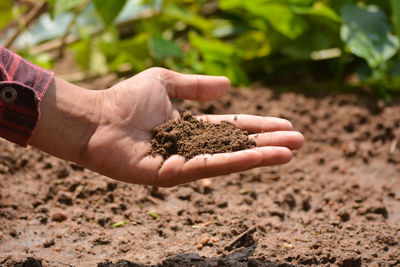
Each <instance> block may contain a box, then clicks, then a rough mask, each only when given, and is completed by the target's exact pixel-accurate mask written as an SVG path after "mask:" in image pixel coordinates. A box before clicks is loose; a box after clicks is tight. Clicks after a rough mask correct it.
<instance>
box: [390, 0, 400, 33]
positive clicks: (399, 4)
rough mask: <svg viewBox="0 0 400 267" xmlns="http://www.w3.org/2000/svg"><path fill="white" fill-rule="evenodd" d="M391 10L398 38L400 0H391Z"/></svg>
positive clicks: (399, 30) (399, 29) (399, 31)
mask: <svg viewBox="0 0 400 267" xmlns="http://www.w3.org/2000/svg"><path fill="white" fill-rule="evenodd" d="M391 3H392V11H393V23H394V28H395V29H396V33H397V38H400V1H399V0H391Z"/></svg>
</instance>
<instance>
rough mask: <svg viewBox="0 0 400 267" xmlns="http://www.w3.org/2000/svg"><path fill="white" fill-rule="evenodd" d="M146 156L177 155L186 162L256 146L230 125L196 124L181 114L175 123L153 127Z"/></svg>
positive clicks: (243, 133) (228, 123) (201, 122)
mask: <svg viewBox="0 0 400 267" xmlns="http://www.w3.org/2000/svg"><path fill="white" fill-rule="evenodd" d="M151 146H152V147H151V151H150V152H149V154H150V155H153V156H155V155H157V154H160V155H161V156H162V157H163V158H164V159H167V158H168V157H169V156H171V155H173V154H179V155H181V156H183V157H185V158H186V160H189V159H191V158H193V157H195V156H197V155H201V154H215V153H224V152H234V151H238V150H244V149H248V148H252V147H255V146H256V143H255V142H254V141H253V140H250V139H249V137H248V133H247V132H246V131H242V130H239V129H237V128H236V127H235V126H234V125H233V124H232V123H230V122H227V121H223V122H221V123H218V124H215V123H208V122H204V121H199V120H196V119H195V118H194V117H193V116H192V115H191V113H190V112H188V111H185V112H184V113H183V115H182V118H181V119H179V120H176V121H174V120H171V121H167V122H165V123H163V124H161V125H160V126H158V127H156V128H155V129H154V131H153V139H152V140H151Z"/></svg>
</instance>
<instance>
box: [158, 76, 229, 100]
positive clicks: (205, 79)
mask: <svg viewBox="0 0 400 267" xmlns="http://www.w3.org/2000/svg"><path fill="white" fill-rule="evenodd" d="M165 71H166V73H165V74H166V75H165V76H164V75H162V76H164V77H165V79H162V80H161V82H162V83H163V84H164V86H165V88H166V89H167V92H168V95H169V96H170V97H173V98H182V99H189V100H197V101H209V100H214V99H217V98H219V97H221V96H223V95H224V94H225V93H226V92H227V91H228V90H229V88H230V81H229V79H228V78H227V77H223V76H207V75H195V74H181V73H177V72H174V71H170V70H165Z"/></svg>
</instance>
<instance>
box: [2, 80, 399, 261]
mask: <svg viewBox="0 0 400 267" xmlns="http://www.w3.org/2000/svg"><path fill="white" fill-rule="evenodd" d="M92 86H94V85H92ZM177 104H178V105H179V106H180V107H183V108H190V109H192V110H195V111H201V112H207V113H217V114H220V113H251V114H259V115H265V116H278V117H284V118H287V119H289V120H291V121H292V122H293V124H294V127H295V128H296V129H297V130H299V131H302V132H303V133H304V135H305V138H306V144H305V146H304V147H303V148H302V149H301V150H300V151H298V152H296V153H295V157H294V160H293V161H292V162H291V163H290V164H287V165H284V166H276V167H266V168H259V169H254V170H251V171H247V172H243V173H239V174H231V175H227V176H224V177H216V178H212V179H206V180H202V181H198V182H193V183H190V184H186V185H181V186H177V187H174V188H169V189H158V188H154V187H149V186H139V185H129V184H125V183H121V182H116V181H113V180H111V179H108V178H106V177H103V176H100V175H98V174H95V173H93V172H90V171H87V170H84V169H83V168H81V167H79V166H76V165H74V164H72V163H69V162H65V161H62V160H58V159H56V158H54V157H51V156H48V155H46V154H43V153H41V152H39V151H37V150H35V149H33V148H28V149H22V148H19V147H17V146H15V145H13V144H11V143H8V142H6V141H4V140H1V141H0V266H100V267H112V266H149V265H156V264H158V266H292V265H295V266H299V265H311V266H331V265H334V266H335V265H337V266H399V265H400V102H399V101H397V102H396V101H395V104H391V105H385V104H384V103H381V102H379V101H372V100H368V99H363V98H357V97H355V96H352V95H325V96H306V95H303V94H297V93H274V92H273V91H271V90H269V89H265V88H260V89H252V90H249V89H232V90H231V93H230V94H229V95H227V96H224V97H223V98H222V99H220V100H218V101H216V102H212V103H202V104H198V103H194V102H179V103H177ZM121 164H123V162H121ZM156 217H157V218H156ZM118 222H120V224H119V225H118V224H117V225H115V223H118Z"/></svg>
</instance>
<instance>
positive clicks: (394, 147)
mask: <svg viewBox="0 0 400 267" xmlns="http://www.w3.org/2000/svg"><path fill="white" fill-rule="evenodd" d="M399 141H400V140H399V138H395V139H394V140H393V141H392V144H391V145H390V149H389V154H393V153H394V152H395V151H396V148H397V145H398V144H399Z"/></svg>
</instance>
